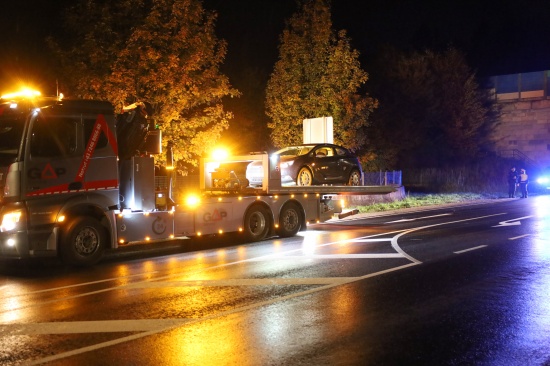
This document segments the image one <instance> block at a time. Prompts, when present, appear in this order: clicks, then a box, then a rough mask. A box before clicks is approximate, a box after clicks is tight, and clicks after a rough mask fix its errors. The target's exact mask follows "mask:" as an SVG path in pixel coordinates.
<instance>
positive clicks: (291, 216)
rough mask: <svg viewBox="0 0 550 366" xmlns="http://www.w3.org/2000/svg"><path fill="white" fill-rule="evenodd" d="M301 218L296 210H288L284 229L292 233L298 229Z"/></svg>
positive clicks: (284, 218) (284, 219) (284, 220)
mask: <svg viewBox="0 0 550 366" xmlns="http://www.w3.org/2000/svg"><path fill="white" fill-rule="evenodd" d="M298 222H299V218H298V213H297V212H296V211H294V210H287V211H286V213H285V216H284V217H283V222H282V225H283V228H284V229H285V230H286V231H292V230H294V228H296V225H298Z"/></svg>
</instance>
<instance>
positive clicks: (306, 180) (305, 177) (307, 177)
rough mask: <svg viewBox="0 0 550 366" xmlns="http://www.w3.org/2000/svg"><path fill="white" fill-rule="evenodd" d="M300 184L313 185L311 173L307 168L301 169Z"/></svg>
mask: <svg viewBox="0 0 550 366" xmlns="http://www.w3.org/2000/svg"><path fill="white" fill-rule="evenodd" d="M298 185H300V186H310V185H311V173H310V172H309V170H307V169H302V170H300V173H299V174H298Z"/></svg>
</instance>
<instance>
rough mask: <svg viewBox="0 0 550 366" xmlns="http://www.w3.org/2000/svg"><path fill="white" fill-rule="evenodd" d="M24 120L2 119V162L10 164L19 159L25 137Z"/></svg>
mask: <svg viewBox="0 0 550 366" xmlns="http://www.w3.org/2000/svg"><path fill="white" fill-rule="evenodd" d="M23 122H24V121H23V120H18V119H14V118H7V119H4V118H0V162H1V163H3V164H4V163H10V162H13V161H14V160H15V159H16V158H17V154H18V152H19V147H20V146H21V138H22V135H23V126H24V123H23Z"/></svg>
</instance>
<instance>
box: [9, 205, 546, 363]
mask: <svg viewBox="0 0 550 366" xmlns="http://www.w3.org/2000/svg"><path fill="white" fill-rule="evenodd" d="M164 248H165V247H164ZM200 248H205V249H204V250H197V249H200ZM0 289H1V290H2V292H1V294H2V297H1V298H0V344H1V345H2V346H1V347H0V364H1V365H11V364H25V365H32V364H49V365H107V364H116V365H522V366H523V365H550V196H539V197H530V198H528V199H526V200H520V199H516V200H509V199H502V200H495V201H493V202H491V203H484V204H476V205H464V206H444V207H438V208H432V209H421V210H406V211H399V212H394V213H391V214H383V215H382V214H373V215H363V216H359V217H350V218H348V219H345V220H341V221H337V222H331V223H328V224H322V225H314V226H311V227H310V229H309V230H308V231H306V232H303V233H300V234H299V236H297V237H294V238H288V239H284V240H280V239H277V238H274V239H269V240H265V241H263V242H260V243H255V244H248V243H242V242H239V239H238V237H235V236H224V237H220V238H216V239H212V238H202V239H201V240H197V241H190V240H185V241H183V242H181V243H177V245H174V244H173V245H171V246H170V247H169V248H168V249H162V250H161V249H158V247H155V250H152V251H148V252H146V253H144V252H140V253H136V252H135V251H133V250H126V251H123V252H117V253H116V255H110V256H109V258H107V259H106V260H104V261H103V262H102V263H100V264H99V265H97V266H95V267H93V268H86V269H71V268H65V267H62V266H61V265H59V264H57V263H56V262H48V263H45V264H40V263H11V262H9V263H5V262H2V263H0Z"/></svg>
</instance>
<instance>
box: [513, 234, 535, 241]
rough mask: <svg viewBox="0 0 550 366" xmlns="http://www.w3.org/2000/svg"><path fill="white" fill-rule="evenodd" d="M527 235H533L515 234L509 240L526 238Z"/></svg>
mask: <svg viewBox="0 0 550 366" xmlns="http://www.w3.org/2000/svg"><path fill="white" fill-rule="evenodd" d="M526 236H531V234H523V235H520V236H514V237H513V238H508V240H516V239H521V238H525V237H526Z"/></svg>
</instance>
